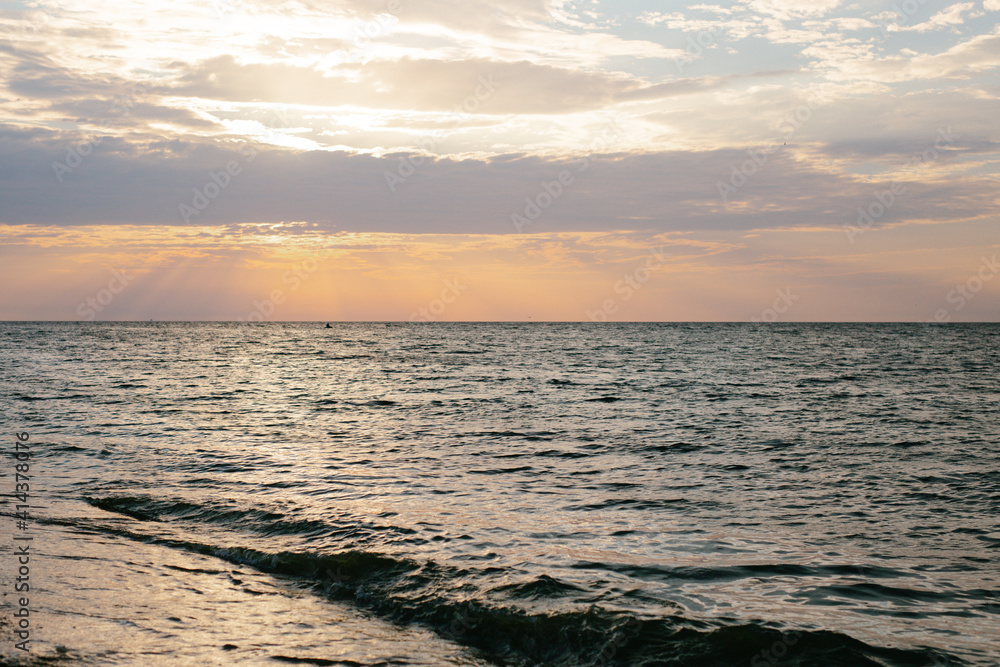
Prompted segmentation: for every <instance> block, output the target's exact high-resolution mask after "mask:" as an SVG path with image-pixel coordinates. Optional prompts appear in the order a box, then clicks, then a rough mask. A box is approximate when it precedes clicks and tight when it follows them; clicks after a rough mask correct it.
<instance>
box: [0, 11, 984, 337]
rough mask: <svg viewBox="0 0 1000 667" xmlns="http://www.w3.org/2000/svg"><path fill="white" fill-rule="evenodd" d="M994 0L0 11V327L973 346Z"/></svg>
mask: <svg viewBox="0 0 1000 667" xmlns="http://www.w3.org/2000/svg"><path fill="white" fill-rule="evenodd" d="M998 99H1000V0H975V1H974V2H949V1H941V2H935V1H933V0H888V1H884V2H883V1H864V2H844V1H842V0H808V1H807V0H740V1H736V2H706V3H688V2H670V1H661V2H653V1H652V0H649V1H645V0H626V1H624V2H621V1H619V2H610V1H603V0H581V1H579V2H572V1H569V0H493V1H485V0H462V1H461V2H458V1H457V0H344V1H342V2H316V1H314V0H294V1H272V0H208V1H205V0H198V1H197V2H190V1H188V0H171V1H170V2H165V1H163V0H143V2H133V1H130V0H108V1H106V2H101V3H96V4H95V3H93V2H83V1H82V0H60V1H58V2H45V1H42V2H21V1H15V2H10V1H6V0H0V265H2V267H3V270H2V272H0V319H5V320H148V319H154V320H244V321H265V320H321V321H322V320H327V321H335V320H376V321H377V320H404V321H405V320H414V321H466V320H487V321H491V320H514V321H522V320H534V321H539V320H559V321H764V322H774V321H778V322H793V321H910V322H928V321H937V322H963V321H1000V279H996V280H994V278H995V277H996V275H997V273H1000V265H998V264H997V255H1000V235H998V231H1000V104H998Z"/></svg>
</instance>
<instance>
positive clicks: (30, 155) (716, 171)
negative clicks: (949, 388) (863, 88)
mask: <svg viewBox="0 0 1000 667" xmlns="http://www.w3.org/2000/svg"><path fill="white" fill-rule="evenodd" d="M74 146H76V144H74V142H73V140H72V139H71V137H70V136H67V135H65V134H60V133H54V132H51V131H43V130H23V129H15V128H3V130H2V132H0V163H2V164H17V165H18V167H17V169H8V170H5V171H4V172H2V174H0V176H2V178H0V201H2V202H3V209H2V213H0V222H3V223H7V224H27V223H38V224H59V225H79V224H132V223H139V224H173V225H182V224H202V225H204V224H212V225H228V224H234V223H247V222H255V223H269V224H274V223H278V222H281V221H284V220H302V221H307V222H310V223H315V224H317V225H319V226H320V227H321V228H322V229H325V230H329V231H337V230H339V231H352V232H405V233H441V232H447V233H492V234H507V233H511V234H513V233H517V232H518V231H519V228H518V227H517V226H516V225H515V224H514V220H515V217H514V216H521V217H522V218H527V219H530V220H531V222H530V224H528V225H527V226H526V227H521V228H520V231H521V232H532V233H534V232H554V231H587V230H589V231H614V230H628V229H649V230H657V231H661V232H668V231H691V230H701V231H704V230H711V229H719V230H737V229H742V230H748V229H754V228H761V227H787V228H795V227H803V226H806V227H816V226H828V227H831V228H839V227H840V226H841V225H842V224H844V223H845V222H847V221H850V220H852V219H853V218H854V217H856V214H855V211H856V209H857V207H858V206H863V205H867V203H868V202H870V201H871V200H872V197H873V194H872V193H873V192H875V190H877V189H879V188H883V189H884V188H885V187H888V183H887V182H886V183H880V182H878V181H877V180H876V181H872V182H868V183H865V182H862V181H860V180H858V179H856V178H855V177H853V176H851V175H849V174H843V173H837V172H833V171H830V169H829V165H830V164H831V162H830V160H831V157H833V156H835V155H837V154H838V153H839V155H840V156H843V155H844V149H843V148H841V147H836V148H834V149H831V151H832V152H830V153H829V154H826V153H823V152H822V151H819V152H817V153H816V154H815V155H813V156H810V155H809V154H808V153H802V154H800V155H796V154H793V153H788V152H785V151H783V150H780V149H779V150H776V151H775V152H773V153H772V154H770V155H769V156H768V157H767V159H766V167H762V168H760V169H756V168H754V169H752V171H753V172H754V173H753V175H752V178H749V179H748V180H747V182H746V184H745V185H740V188H739V190H738V192H737V193H735V194H733V195H732V196H730V197H729V200H728V201H723V200H722V199H720V192H719V187H718V186H719V184H720V183H729V182H732V177H731V175H732V174H733V173H734V170H738V169H739V168H740V165H741V164H744V163H746V161H747V159H748V153H747V151H745V150H741V149H734V150H719V151H711V152H683V151H676V152H662V153H647V154H607V155H595V156H592V157H589V158H586V159H583V158H573V159H571V158H546V157H541V156H527V155H517V154H514V155H507V156H502V157H501V156H498V157H496V158H492V159H466V160H456V159H444V158H439V159H432V158H430V157H427V156H413V155H412V154H394V155H387V156H385V157H382V158H376V157H373V156H370V155H351V154H347V153H338V152H329V151H312V152H300V151H290V150H280V149H276V148H267V147H263V146H257V147H251V146H248V145H243V146H233V145H232V144H227V143H223V142H215V141H207V140H201V141H156V140H153V139H151V138H149V139H146V140H141V141H140V140H134V139H133V140H130V141H126V140H124V139H121V138H107V139H104V140H103V141H101V142H100V143H99V144H96V145H92V146H91V147H90V148H89V149H88V151H87V153H88V154H87V155H84V156H83V159H82V160H80V161H79V162H77V164H76V165H75V166H72V165H71V166H72V169H71V170H70V171H68V172H63V173H61V174H60V173H57V172H56V171H55V170H54V169H53V163H54V162H59V163H63V164H67V165H69V164H70V163H71V162H76V161H75V160H70V159H69V155H70V154H71V153H72V152H73V151H74V150H75V148H74ZM911 149H912V145H910V144H905V143H901V144H899V145H898V146H897V147H896V148H895V150H897V151H898V152H899V153H900V154H902V153H905V152H906V151H909V150H911ZM882 150H883V151H889V150H894V149H893V146H891V145H883V146H882ZM417 157H419V159H417ZM406 165H409V166H406ZM414 165H416V166H414ZM226 172H228V174H227V173H226ZM392 174H396V175H397V176H398V175H400V174H402V175H403V178H402V179H400V180H396V181H394V182H393V188H392V189H390V187H389V183H388V181H387V175H392ZM561 174H564V175H563V176H561ZM59 178H62V182H60V181H59ZM560 179H562V183H561V184H560V183H558V182H559V181H560ZM925 179H926V175H925V174H924V175H922V174H920V173H912V172H911V173H909V174H907V180H906V182H907V188H908V194H907V196H906V197H905V198H903V199H901V200H900V201H899V202H898V203H897V204H896V206H894V207H893V208H892V210H891V211H890V212H889V213H888V214H887V215H886V216H885V217H884V218H882V219H881V220H880V223H879V224H880V225H881V224H890V223H898V222H905V221H907V220H911V219H918V220H928V219H938V220H955V219H962V218H967V217H974V216H976V215H981V214H985V213H987V212H990V211H997V210H1000V209H998V198H1000V195H998V194H997V193H996V192H995V188H990V187H988V185H987V184H986V183H984V182H982V181H981V180H980V179H977V178H972V177H969V176H964V177H960V178H954V179H949V178H947V176H946V175H939V176H938V177H937V178H936V179H934V180H933V181H932V182H930V183H927V184H924V183H922V182H921V181H922V180H925ZM390 180H391V179H390ZM553 183H556V185H553ZM547 184H548V185H547ZM556 190H558V191H559V193H558V195H553V194H552V192H554V191H556ZM546 193H548V194H546ZM546 202H548V203H546ZM185 211H186V212H185Z"/></svg>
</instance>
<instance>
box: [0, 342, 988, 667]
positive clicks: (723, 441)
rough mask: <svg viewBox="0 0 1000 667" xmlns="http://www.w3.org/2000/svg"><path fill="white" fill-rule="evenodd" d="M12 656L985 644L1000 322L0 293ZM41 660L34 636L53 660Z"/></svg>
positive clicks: (630, 660) (407, 658) (714, 656)
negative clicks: (231, 311) (176, 315)
mask: <svg viewBox="0 0 1000 667" xmlns="http://www.w3.org/2000/svg"><path fill="white" fill-rule="evenodd" d="M0 357H2V365H0V414H2V417H3V424H4V436H3V438H4V442H3V446H4V461H5V463H4V466H5V468H4V470H3V475H4V478H3V479H4V484H5V486H4V487H3V489H2V491H3V493H4V496H3V506H2V507H0V510H2V512H3V514H4V516H2V517H0V523H2V524H3V525H4V526H5V528H4V531H3V538H2V539H0V576H2V585H3V590H2V594H3V602H4V614H3V619H2V620H0V626H2V627H0V656H2V658H0V661H3V660H6V661H7V662H12V661H15V660H17V659H18V657H19V656H20V655H21V654H22V652H21V651H18V650H16V649H14V647H13V641H14V640H13V639H12V628H11V627H10V623H11V620H12V619H11V613H10V612H11V610H12V609H13V604H14V602H13V600H14V597H15V596H14V593H13V592H12V590H13V589H12V586H11V579H12V577H13V574H14V566H13V565H12V564H11V563H12V559H11V556H10V551H11V550H12V548H13V547H12V545H13V544H14V543H13V542H12V540H11V537H10V535H11V534H12V533H14V532H15V529H14V525H15V519H14V517H13V512H14V508H13V507H12V505H13V497H12V493H13V479H12V475H13V461H12V459H11V456H10V454H11V453H12V452H13V443H14V442H15V440H14V437H13V434H14V433H15V432H19V431H27V432H29V433H30V434H31V440H30V442H31V444H32V446H33V450H32V451H33V453H34V458H33V459H32V468H31V474H32V484H33V487H32V493H33V494H34V498H35V499H36V503H37V504H38V505H40V508H39V509H36V510H34V516H33V522H32V524H31V526H30V527H29V529H28V530H27V531H22V532H21V533H20V534H30V535H32V536H34V538H35V541H34V543H33V548H34V549H35V553H36V554H37V555H36V560H35V561H33V562H34V567H35V569H34V570H33V572H32V576H33V577H35V578H36V579H35V580H34V582H35V584H36V588H35V589H34V590H33V594H32V597H33V602H32V604H33V605H34V609H33V610H32V614H33V616H32V619H33V621H32V622H33V625H32V633H33V634H32V644H31V649H32V653H31V655H32V656H34V657H35V658H36V659H37V658H38V657H40V656H47V657H49V658H51V659H52V660H55V661H56V662H67V663H78V662H90V663H92V664H136V665H139V664H192V665H202V664H220V665H221V664H273V665H280V664H354V665H358V664H362V665H375V664H394V665H395V664H426V665H433V664H461V665H472V664H491V663H492V664H513V665H534V664H550V665H600V664H633V665H747V666H749V667H760V666H761V665H952V664H954V665H961V664H978V665H989V664H998V663H1000V567H998V566H1000V526H998V516H1000V512H998V509H1000V508H998V505H1000V446H998V434H1000V428H998V427H1000V377H998V373H997V369H998V367H1000V326H997V325H968V326H959V325H955V326H945V327H929V326H925V325H767V326H764V325H752V324H743V325H740V324H734V325H724V324H695V325H684V324H679V325H678V324H662V325H660V324H622V325H579V324H531V325H513V324H426V325H413V324H343V325H337V326H335V327H334V328H333V329H323V328H321V325H317V324H281V323H272V324H263V325H252V326H248V325H236V324H162V323H151V324H146V323H141V324H135V323H124V324H75V323H71V324H62V323H41V324H14V323H0ZM46 664H51V662H49V663H46Z"/></svg>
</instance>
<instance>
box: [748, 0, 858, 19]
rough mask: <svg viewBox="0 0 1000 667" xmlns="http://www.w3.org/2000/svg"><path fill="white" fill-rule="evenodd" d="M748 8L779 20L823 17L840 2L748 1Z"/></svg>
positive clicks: (795, 0)
mask: <svg viewBox="0 0 1000 667" xmlns="http://www.w3.org/2000/svg"><path fill="white" fill-rule="evenodd" d="M748 4H749V6H750V8H751V9H753V10H755V11H758V12H761V13H762V14H769V15H771V16H774V17H776V18H779V19H792V18H800V17H803V16H823V15H824V14H827V13H829V12H830V11H832V10H834V9H836V8H837V6H838V5H840V0H750V2H749V3H748Z"/></svg>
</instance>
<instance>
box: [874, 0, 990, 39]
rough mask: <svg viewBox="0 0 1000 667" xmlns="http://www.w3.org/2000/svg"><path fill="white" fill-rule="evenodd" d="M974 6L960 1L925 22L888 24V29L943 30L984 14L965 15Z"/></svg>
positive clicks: (971, 10)
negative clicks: (907, 24) (908, 24)
mask: <svg viewBox="0 0 1000 667" xmlns="http://www.w3.org/2000/svg"><path fill="white" fill-rule="evenodd" d="M998 2H1000V0H998ZM974 8H975V5H974V4H973V3H971V2H960V3H958V4H955V5H952V6H951V7H948V8H947V9H945V10H942V11H940V12H938V13H937V14H935V15H934V16H932V17H931V18H930V19H929V20H928V21H925V22H924V23H918V24H916V25H912V26H901V25H898V24H894V25H891V26H888V28H887V30H888V31H889V32H907V31H912V32H931V31H932V30H941V29H942V28H948V27H953V26H957V25H962V24H963V23H965V21H966V18H974V17H976V16H977V15H978V16H982V13H981V12H980V13H978V14H977V13H971V14H970V15H969V16H968V17H966V16H964V14H966V13H969V12H973V9H974Z"/></svg>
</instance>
